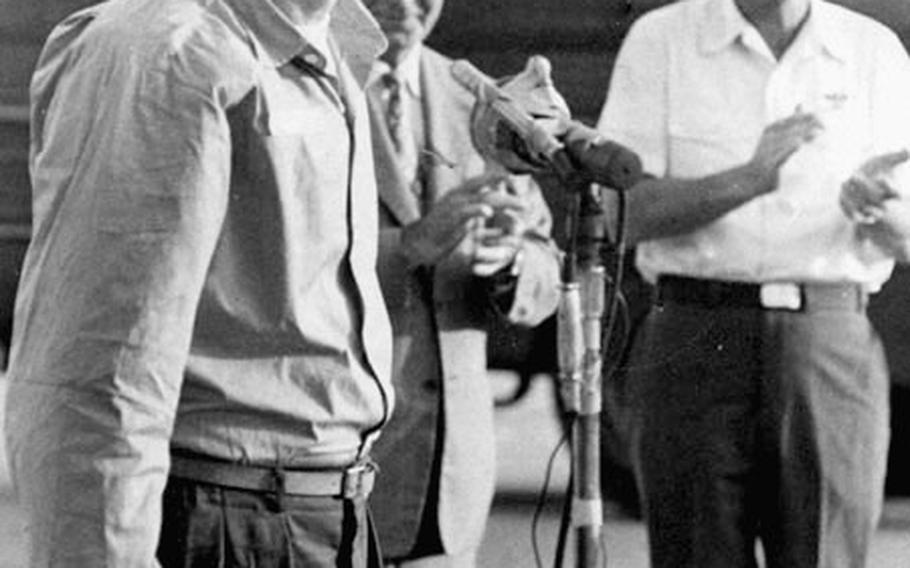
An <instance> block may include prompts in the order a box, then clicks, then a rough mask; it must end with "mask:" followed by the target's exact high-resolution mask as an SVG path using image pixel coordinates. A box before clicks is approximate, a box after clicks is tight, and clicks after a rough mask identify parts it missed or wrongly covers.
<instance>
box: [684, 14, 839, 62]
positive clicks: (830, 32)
mask: <svg viewBox="0 0 910 568" xmlns="http://www.w3.org/2000/svg"><path fill="white" fill-rule="evenodd" d="M702 9H703V12H702V13H701V14H700V15H699V21H698V26H699V27H698V30H699V31H698V41H699V47H700V49H701V51H702V53H706V54H711V53H717V52H719V51H721V50H723V49H725V48H727V47H729V46H730V45H732V44H733V43H735V42H736V41H737V40H738V39H740V38H741V37H742V36H743V34H745V33H749V32H748V31H747V30H753V31H752V32H751V33H755V32H754V27H753V26H752V24H751V23H749V21H748V20H746V18H745V17H744V16H743V15H742V13H741V12H740V11H739V8H737V7H736V3H735V1H734V0H711V1H709V2H706V3H705V4H704V5H703V6H702ZM831 10H832V7H831V6H830V5H829V4H828V3H827V2H825V1H824V0H809V19H808V20H807V21H806V23H805V25H804V26H803V29H802V30H800V38H804V40H805V42H806V43H807V45H809V46H818V47H819V48H821V49H823V50H824V51H826V52H828V54H830V55H832V56H833V57H835V58H837V59H840V60H842V61H843V60H845V58H846V56H847V52H846V49H845V47H844V46H846V45H847V44H846V38H845V37H844V35H843V30H842V29H841V27H840V25H839V24H838V23H837V21H836V18H834V17H833V14H832V12H831ZM800 38H797V41H798V42H799V41H803V39H800Z"/></svg>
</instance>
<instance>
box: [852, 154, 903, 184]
mask: <svg viewBox="0 0 910 568" xmlns="http://www.w3.org/2000/svg"><path fill="white" fill-rule="evenodd" d="M908 159H910V151H908V150H907V149H903V150H898V151H896V152H888V153H887V154H881V155H878V156H874V157H872V158H870V159H869V160H868V161H866V163H865V164H863V165H862V166H861V167H860V171H861V172H862V173H863V174H864V175H866V176H868V177H872V178H874V177H877V176H881V175H886V174H889V173H891V170H893V169H894V168H896V167H897V166H899V165H901V164H903V163H904V162H906V161H907V160H908Z"/></svg>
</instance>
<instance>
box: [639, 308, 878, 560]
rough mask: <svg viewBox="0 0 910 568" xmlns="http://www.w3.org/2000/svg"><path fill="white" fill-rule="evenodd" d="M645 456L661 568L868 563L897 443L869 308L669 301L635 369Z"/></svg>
mask: <svg viewBox="0 0 910 568" xmlns="http://www.w3.org/2000/svg"><path fill="white" fill-rule="evenodd" d="M629 379H630V383H629V388H630V389H631V395H632V397H633V400H634V407H635V409H634V415H635V418H634V425H633V450H632V451H633V454H634V455H633V458H634V462H635V464H636V473H637V477H638V481H639V484H640V486H641V490H642V497H643V508H644V514H645V518H646V521H647V527H648V532H649V540H650V551H651V559H652V563H653V566H654V568H686V567H690V568H713V567H717V568H740V567H743V568H752V567H755V566H756V565H757V563H756V558H755V557H756V552H755V551H756V541H757V540H761V543H762V547H763V549H764V552H765V557H766V565H767V566H768V567H769V568H803V567H805V568H809V567H812V568H816V567H818V568H860V567H862V566H864V565H865V559H866V556H867V551H868V547H869V544H870V541H871V538H872V535H873V533H874V531H875V528H876V524H877V521H878V518H879V514H880V510H881V504H882V498H883V486H884V474H885V464H886V455H887V446H888V437H889V430H888V377H887V366H886V362H885V359H884V354H883V349H882V346H881V342H880V340H879V338H878V335H877V334H876V333H875V331H874V330H873V329H872V327H871V325H870V323H869V322H868V320H867V318H866V315H865V313H864V310H863V309H854V310H850V309H821V310H817V311H809V312H806V313H794V312H786V311H774V310H762V309H760V308H742V307H740V308H723V307H711V308H706V307H702V306H697V305H682V304H675V303H666V304H663V305H658V306H656V307H655V309H654V310H653V311H652V313H651V314H650V315H649V316H648V319H647V321H646V322H645V325H644V327H643V328H642V334H641V336H640V337H639V341H638V342H637V344H636V346H635V348H634V350H633V353H632V360H631V375H630V377H629Z"/></svg>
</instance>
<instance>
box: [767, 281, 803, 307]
mask: <svg viewBox="0 0 910 568" xmlns="http://www.w3.org/2000/svg"><path fill="white" fill-rule="evenodd" d="M759 301H760V302H761V306H762V307H763V308H765V309H768V310H790V311H794V312H796V311H799V310H801V309H802V308H803V294H802V289H801V288H800V286H799V284H795V283H793V282H765V283H763V284H762V285H761V287H760V289H759Z"/></svg>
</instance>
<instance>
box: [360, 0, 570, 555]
mask: <svg viewBox="0 0 910 568" xmlns="http://www.w3.org/2000/svg"><path fill="white" fill-rule="evenodd" d="M365 5H366V6H367V8H369V9H370V10H371V12H372V13H373V15H374V16H375V17H376V19H377V21H378V22H379V24H380V26H381V27H382V29H383V31H384V32H385V34H386V37H387V38H388V41H389V48H388V50H387V51H386V52H385V53H384V54H383V55H382V58H381V60H380V61H378V62H377V63H376V65H375V66H374V69H373V80H372V81H371V83H370V87H369V89H368V102H369V107H370V112H371V117H372V119H373V123H372V124H373V153H374V156H375V161H376V173H377V183H378V187H377V189H378V191H379V200H380V244H379V278H380V282H381V284H382V288H383V293H384V295H385V299H386V301H387V303H388V308H389V314H390V317H391V320H392V330H393V337H394V343H393V345H394V350H393V353H394V354H393V376H392V378H393V382H394V385H395V389H396V395H397V404H396V408H395V414H394V415H393V416H392V419H391V421H390V422H389V424H388V426H387V427H386V428H385V429H384V431H383V435H382V438H380V440H379V441H378V442H377V444H376V447H375V452H374V455H375V458H376V461H377V462H378V463H379V466H380V470H381V471H382V479H381V480H379V481H377V486H376V489H375V491H374V493H373V496H372V498H371V506H372V509H373V511H374V513H375V518H376V526H377V531H378V534H379V537H380V543H381V546H382V551H383V554H384V555H385V557H386V560H387V562H389V563H390V564H391V565H394V566H408V567H414V568H417V567H431V566H434V567H435V566H438V567H462V568H466V567H470V566H474V565H475V563H476V555H477V551H478V549H479V547H480V543H481V540H482V538H483V532H484V527H485V525H486V518H487V515H488V513H489V509H490V503H491V500H492V497H493V489H494V481H495V457H494V445H495V436H494V431H493V402H492V396H491V394H490V387H489V384H488V379H487V352H486V342H487V327H488V323H489V321H490V319H491V317H502V318H505V319H506V320H508V321H509V322H511V323H514V324H521V325H534V324H536V323H538V322H540V321H541V320H542V319H544V318H545V317H546V316H547V315H549V314H551V313H553V311H554V310H555V308H556V303H557V300H558V283H559V261H558V255H557V251H556V248H555V246H554V245H553V243H552V241H551V240H550V238H549V231H550V213H549V210H548V208H547V206H546V204H545V203H544V201H543V198H542V195H541V192H540V191H539V189H538V188H537V186H536V185H534V184H532V183H529V181H530V180H529V179H527V177H524V178H514V177H510V178H507V177H505V176H502V175H497V174H487V175H485V172H486V170H487V168H486V165H485V164H484V160H483V159H482V158H481V156H480V155H479V154H478V153H477V151H476V150H475V149H474V147H473V145H472V142H471V133H470V123H471V109H472V107H473V106H474V96H473V95H472V94H471V93H470V92H468V91H467V90H465V89H464V88H463V87H461V86H460V85H459V84H458V83H456V82H455V80H454V79H453V78H452V76H451V74H450V72H449V69H450V67H451V64H452V61H451V60H450V59H448V58H446V57H444V56H442V55H441V54H439V53H437V52H435V51H433V50H432V49H430V48H429V47H426V46H424V45H423V40H424V38H425V37H426V35H427V34H428V33H429V32H430V30H431V29H432V27H433V25H434V24H435V22H436V19H437V17H438V15H439V12H440V10H441V9H442V6H443V2H442V0H366V2H365ZM554 348H555V346H554Z"/></svg>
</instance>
